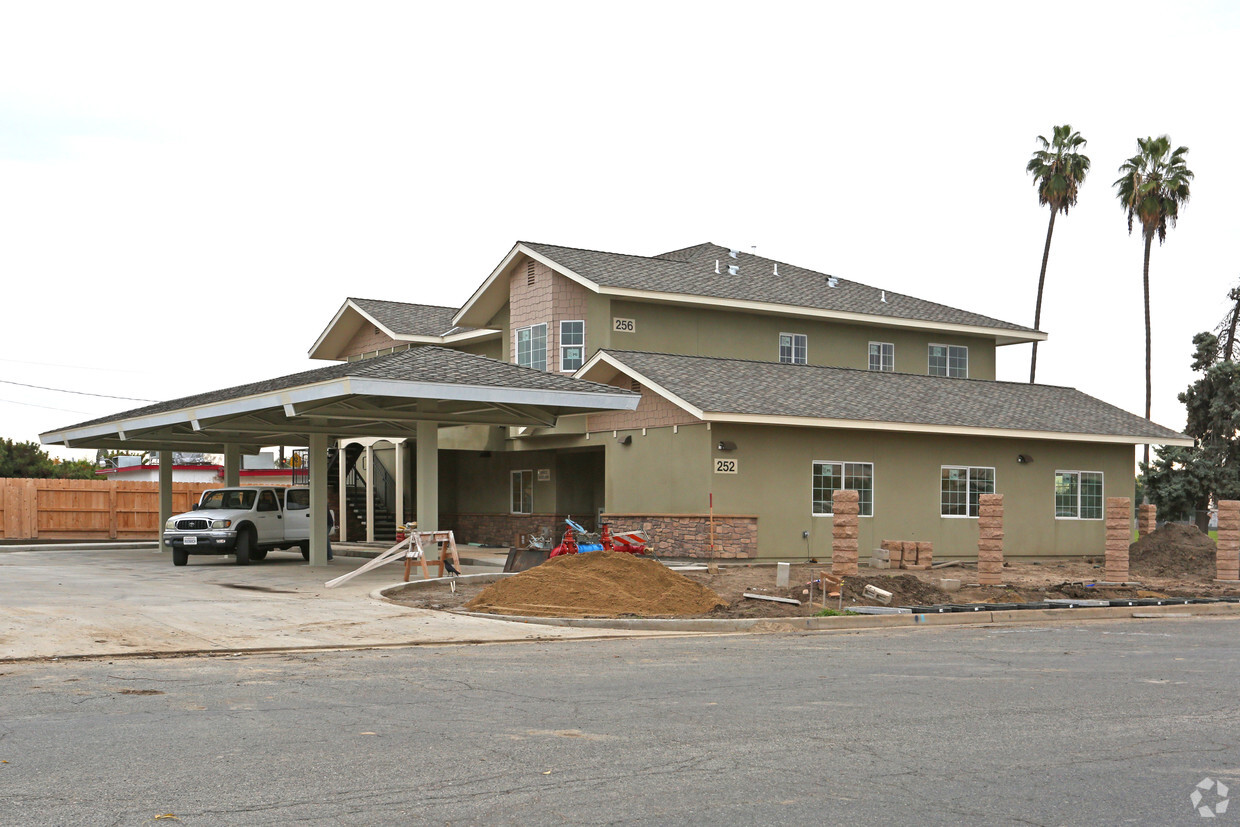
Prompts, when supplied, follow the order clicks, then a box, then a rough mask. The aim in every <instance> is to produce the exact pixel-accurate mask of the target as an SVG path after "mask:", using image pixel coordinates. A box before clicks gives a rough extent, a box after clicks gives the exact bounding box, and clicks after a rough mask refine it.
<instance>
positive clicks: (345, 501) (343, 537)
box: [336, 439, 349, 543]
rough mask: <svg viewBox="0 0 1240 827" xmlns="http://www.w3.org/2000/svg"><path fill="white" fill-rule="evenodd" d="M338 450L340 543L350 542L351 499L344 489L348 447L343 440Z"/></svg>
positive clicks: (337, 509) (337, 508)
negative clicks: (349, 516) (349, 511)
mask: <svg viewBox="0 0 1240 827" xmlns="http://www.w3.org/2000/svg"><path fill="white" fill-rule="evenodd" d="M337 445H339V447H338V448H337V449H336V482H337V484H338V486H339V489H338V491H337V493H338V494H339V495H340V502H339V503H337V504H336V525H338V526H339V527H340V542H342V543H347V542H349V521H348V520H346V519H345V514H347V513H348V511H346V509H347V508H348V505H349V498H348V495H347V492H346V491H345V487H344V480H345V467H344V466H345V456H344V455H345V448H347V447H348V443H346V442H345V441H344V440H343V439H342V440H340V441H339V442H338V443H337Z"/></svg>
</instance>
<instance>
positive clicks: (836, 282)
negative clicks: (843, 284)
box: [827, 276, 840, 287]
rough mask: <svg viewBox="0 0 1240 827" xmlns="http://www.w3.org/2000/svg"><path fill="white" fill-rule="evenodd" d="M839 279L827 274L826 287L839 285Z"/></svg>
mask: <svg viewBox="0 0 1240 827" xmlns="http://www.w3.org/2000/svg"><path fill="white" fill-rule="evenodd" d="M839 286H840V280H839V279H837V278H836V277H835V276H827V287H839Z"/></svg>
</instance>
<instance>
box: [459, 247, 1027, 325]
mask: <svg viewBox="0 0 1240 827" xmlns="http://www.w3.org/2000/svg"><path fill="white" fill-rule="evenodd" d="M731 252H732V251H730V250H729V249H728V248H726V247H720V246H718V245H716V244H709V243H707V244H698V245H695V246H693V247H686V248H684V249H681V250H673V251H671V252H668V253H663V254H661V255H657V256H636V255H628V254H623V253H607V252H602V251H599V250H583V249H579V248H575V247H559V246H556V245H552V244H541V243H537V242H529V241H521V242H518V243H517V244H516V246H514V247H513V249H512V250H511V251H510V252H509V254H508V256H506V257H505V259H504V260H503V261H502V262H501V263H500V265H499V266H498V267H497V268H496V269H495V270H494V271H493V272H492V273H491V276H490V277H489V278H488V279H487V281H486V282H485V283H484V284H483V285H482V287H480V288H479V289H478V290H477V291H476V292H475V293H474V295H473V296H471V297H470V300H469V301H468V302H466V303H465V305H464V306H463V307H462V308H461V310H460V311H459V312H458V313H457V314H456V315H455V316H454V317H453V321H454V322H456V323H457V324H468V323H477V324H482V323H485V322H484V321H479V320H480V319H484V318H490V317H491V315H493V314H494V312H495V310H496V309H497V308H498V306H500V305H501V304H502V302H503V301H505V300H506V298H507V285H506V284H503V283H502V282H501V281H500V280H499V276H500V275H501V274H502V273H503V272H504V271H505V270H506V269H507V268H508V266H509V265H511V264H512V263H513V262H514V261H515V260H516V259H517V258H518V257H519V256H520V255H521V254H524V255H527V256H529V257H530V258H533V259H535V260H536V261H540V262H542V263H543V264H545V265H547V266H548V267H550V268H552V269H553V270H555V271H557V272H559V273H560V274H562V275H564V276H565V277H567V278H570V279H572V280H574V281H576V282H578V283H579V284H582V285H583V286H585V287H586V288H587V289H589V290H592V291H593V292H596V293H602V294H609V295H613V296H621V297H629V298H634V299H645V300H650V301H660V302H667V303H676V304H696V305H706V306H710V307H715V308H721V309H735V310H747V311H750V312H763V313H773V314H780V315H791V316H801V317H809V318H814V317H820V318H832V319H838V320H843V321H851V322H855V323H859V324H883V325H895V326H903V327H917V328H932V329H935V330H939V331H945V332H947V331H951V332H959V333H970V334H974V335H985V336H993V337H994V338H995V340H996V343H998V344H1012V343H1017V342H1031V341H1040V340H1043V339H1045V338H1046V334H1045V333H1042V332H1040V331H1037V330H1034V329H1033V328H1029V327H1025V326H1023V325H1017V324H1012V323H1010V322H1005V321H1002V320H1000V319H995V318H991V317H990V316H984V315H981V314H979V313H971V312H969V311H967V310H960V309H957V308H954V307H948V306H947V305H943V304H938V303H935V302H931V301H926V300H925V299H919V298H916V297H914V296H907V295H904V294H902V293H895V292H893V291H889V290H881V289H879V288H876V287H870V286H868V285H865V284H861V283H860V282H855V281H849V280H846V279H842V278H837V277H834V276H830V275H828V274H826V273H819V272H816V271H814V270H808V269H806V268H803V267H796V266H794V265H791V264H787V263H784V262H776V261H773V260H772V259H768V258H763V257H761V256H756V255H752V254H750V253H742V252H739V251H738V252H737V253H736V255H735V256H733V255H732V254H731ZM716 262H718V264H719V268H718V269H719V271H720V272H718V273H716V272H715V269H716V268H715V264H716ZM729 265H732V266H735V267H736V268H737V272H736V273H735V274H732V273H730V272H729V269H728V268H729ZM833 285H834V286H833Z"/></svg>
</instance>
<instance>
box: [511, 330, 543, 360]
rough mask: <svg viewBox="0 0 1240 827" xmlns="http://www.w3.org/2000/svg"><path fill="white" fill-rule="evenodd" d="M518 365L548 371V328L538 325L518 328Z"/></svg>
mask: <svg viewBox="0 0 1240 827" xmlns="http://www.w3.org/2000/svg"><path fill="white" fill-rule="evenodd" d="M517 364H518V365H523V366H525V367H527V368H538V369H539V370H546V369H547V326H546V325H545V324H536V325H531V326H529V327H520V328H517Z"/></svg>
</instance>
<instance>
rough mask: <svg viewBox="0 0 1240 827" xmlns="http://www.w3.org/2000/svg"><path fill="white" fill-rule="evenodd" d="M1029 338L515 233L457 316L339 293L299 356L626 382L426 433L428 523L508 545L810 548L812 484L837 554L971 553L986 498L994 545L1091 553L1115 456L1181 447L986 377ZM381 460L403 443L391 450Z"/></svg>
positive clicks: (706, 255) (687, 264) (703, 252)
mask: <svg viewBox="0 0 1240 827" xmlns="http://www.w3.org/2000/svg"><path fill="white" fill-rule="evenodd" d="M1045 338H1046V336H1045V334H1044V333H1042V332H1040V331H1036V330H1032V329H1030V328H1027V327H1024V326H1021V325H1016V324H1011V323H1008V322H1003V321H1000V320H998V319H993V318H989V317H986V316H982V315H979V314H976V313H970V312H968V311H965V310H960V309H956V308H954V307H949V306H946V305H942V304H937V303H934V302H930V301H926V300H923V299H918V298H914V297H912V296H906V295H902V294H897V293H892V292H890V291H885V290H881V289H877V288H872V287H868V286H866V285H864V284H860V283H857V282H854V281H849V280H846V279H842V278H837V277H835V276H831V275H827V274H824V273H817V272H814V271H810V270H806V269H804V268H799V267H796V266H793V265H791V264H787V263H785V262H776V261H772V260H770V259H766V258H761V257H758V256H755V255H750V254H746V253H741V252H739V251H735V250H729V249H727V248H724V247H719V246H716V245H712V244H701V245H697V246H695V247H689V248H685V249H683V250H676V251H673V252H670V253H665V254H662V255H657V256H651V257H647V256H635V255H624V254H616V253H605V252H598V251H591V250H579V249H573V248H567V247H555V246H550V245H544V244H534V243H524V242H523V243H518V244H516V245H515V246H514V247H513V248H512V250H511V251H510V252H509V253H508V255H507V256H505V258H504V259H503V260H502V261H501V262H500V263H499V264H498V265H497V266H496V268H495V269H494V270H493V271H492V272H491V273H490V275H489V276H487V277H486V279H485V280H484V281H483V282H482V284H481V286H480V287H478V289H477V290H476V291H474V293H473V294H472V295H471V296H470V297H469V299H468V300H467V301H466V302H465V303H464V304H463V305H462V306H461V307H459V308H448V307H434V306H427V305H418V304H410V303H403V302H395V301H378V300H368V299H349V300H347V301H346V302H345V303H344V305H343V306H342V307H341V308H340V310H339V311H338V312H337V313H336V315H335V316H334V318H333V319H332V320H331V322H330V323H329V324H328V326H327V328H326V330H324V332H323V334H322V335H321V336H320V337H319V339H318V340H317V341H316V342H315V343H314V345H313V347H312V348H311V351H310V355H311V357H313V358H317V359H329V360H338V361H354V360H362V359H366V358H370V357H374V356H379V355H384V354H388V353H391V352H394V351H400V350H404V349H408V348H417V347H422V346H427V345H436V346H440V347H445V348H451V349H455V350H463V351H467V352H469V353H473V354H477V355H480V356H485V357H489V358H491V359H495V360H499V361H502V362H505V363H513V364H516V365H520V366H525V367H528V368H532V369H534V370H538V371H545V372H547V373H550V374H558V375H562V376H566V377H570V376H571V377H576V378H580V379H587V380H592V381H594V382H599V383H604V384H608V385H612V386H615V387H619V388H624V389H626V390H631V391H635V392H639V393H640V394H641V401H640V403H639V404H638V406H637V409H636V410H633V411H610V412H604V413H592V414H580V415H570V416H563V417H560V418H559V419H558V421H556V422H554V423H552V422H547V423H546V425H545V426H544V427H539V426H531V427H524V428H511V427H509V428H497V427H495V426H488V425H477V426H475V425H456V426H454V427H451V428H444V429H443V432H442V434H441V436H440V437H439V448H440V449H441V450H440V459H439V511H440V513H439V515H438V516H439V524H440V525H441V526H444V527H450V528H453V529H455V530H456V532H457V536H458V538H460V539H462V540H465V541H478V542H488V543H499V544H509V543H512V542H514V541H515V538H516V537H517V536H518V535H520V534H523V533H529V532H532V531H536V530H538V529H540V528H543V527H552V528H553V529H555V530H559V528H560V527H562V525H563V522H562V521H563V519H564V517H565V516H567V515H572V516H573V517H574V519H579V520H581V521H583V522H587V523H594V522H596V521H597V520H598V519H600V518H605V519H607V520H609V521H610V522H612V523H613V525H615V526H617V527H620V528H645V529H646V530H647V531H648V532H649V533H650V534H651V536H652V540H653V541H654V545H655V548H656V549H657V550H658V551H659V552H660V553H666V554H672V555H676V556H690V555H693V556H700V555H708V554H716V555H719V556H724V557H767V558H772V557H778V558H805V557H814V558H817V559H820V560H821V559H824V558H828V557H829V556H830V549H831V530H830V516H831V502H832V493H833V492H834V491H835V490H838V489H839V488H851V489H855V490H857V491H858V492H859V495H860V499H861V512H862V519H861V528H860V541H861V547H862V548H863V549H864V548H872V547H875V546H877V545H878V544H879V542H880V541H881V540H883V539H903V540H931V541H933V542H935V543H936V548H937V549H939V554H940V555H943V554H946V555H961V556H967V555H970V554H972V553H973V552H974V550H975V549H976V538H977V522H976V517H977V514H978V496H979V495H980V494H982V493H991V492H993V493H1001V494H1005V495H1007V496H1006V506H1007V508H1006V526H1007V537H1008V539H1007V547H1008V553H1009V554H1013V555H1066V554H1085V553H1091V554H1097V553H1100V550H1101V549H1102V541H1103V536H1104V521H1103V517H1104V514H1103V502H1104V499H1105V497H1108V496H1131V495H1132V490H1133V450H1132V449H1133V445H1135V444H1141V443H1145V442H1153V443H1157V444H1191V440H1189V439H1188V438H1187V437H1185V436H1184V435H1183V434H1179V433H1176V432H1175V431H1172V430H1170V429H1167V428H1164V427H1161V426H1159V425H1156V424H1154V423H1151V422H1149V421H1147V420H1145V419H1142V418H1140V417H1137V416H1134V415H1133V414H1130V413H1128V412H1126V411H1123V410H1120V409H1118V408H1116V407H1114V406H1111V405H1108V404H1106V403H1105V402H1102V401H1100V400H1098V399H1094V398H1092V397H1089V396H1087V395H1085V394H1083V393H1080V392H1078V391H1076V390H1073V389H1071V388H1063V387H1054V386H1045V385H1029V384H1024V383H1009V382H998V381H996V380H995V351H996V348H998V347H1001V346H1005V345H1012V344H1020V343H1028V342H1032V341H1037V340H1042V339H1045ZM391 442H392V444H394V445H396V446H397V447H396V448H394V449H393V450H395V451H403V452H409V454H410V456H407V457H405V459H407V460H408V461H410V462H412V461H413V457H412V454H413V453H414V452H416V444H414V443H413V442H412V441H404V440H402V439H400V438H393V439H392V440H391Z"/></svg>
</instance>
